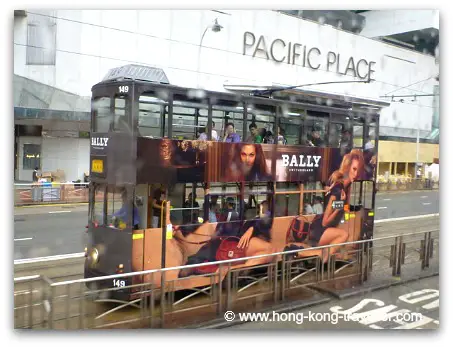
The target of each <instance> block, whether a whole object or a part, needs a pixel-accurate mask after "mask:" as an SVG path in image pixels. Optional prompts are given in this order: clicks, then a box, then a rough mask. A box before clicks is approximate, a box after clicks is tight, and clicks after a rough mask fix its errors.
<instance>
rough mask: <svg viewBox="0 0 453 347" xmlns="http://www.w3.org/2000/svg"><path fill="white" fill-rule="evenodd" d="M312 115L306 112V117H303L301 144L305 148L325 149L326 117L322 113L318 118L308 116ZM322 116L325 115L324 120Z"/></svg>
mask: <svg viewBox="0 0 453 347" xmlns="http://www.w3.org/2000/svg"><path fill="white" fill-rule="evenodd" d="M313 113H314V112H313V111H307V114H308V115H307V116H305V117H304V124H303V128H302V136H301V137H302V138H301V143H302V145H305V146H311V147H325V146H326V134H327V131H326V130H327V124H328V115H327V114H324V113H323V114H322V115H320V116H310V114H313ZM323 115H326V118H323V117H322V116H323Z"/></svg>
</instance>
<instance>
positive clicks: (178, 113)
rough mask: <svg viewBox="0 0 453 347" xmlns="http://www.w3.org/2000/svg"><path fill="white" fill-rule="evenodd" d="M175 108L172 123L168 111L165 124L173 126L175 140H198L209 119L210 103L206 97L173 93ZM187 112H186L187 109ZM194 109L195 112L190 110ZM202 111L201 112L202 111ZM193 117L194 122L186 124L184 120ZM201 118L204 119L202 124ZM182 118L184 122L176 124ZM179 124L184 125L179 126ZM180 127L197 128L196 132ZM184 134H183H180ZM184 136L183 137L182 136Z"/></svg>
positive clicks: (172, 131) (172, 132)
mask: <svg viewBox="0 0 453 347" xmlns="http://www.w3.org/2000/svg"><path fill="white" fill-rule="evenodd" d="M172 103H173V110H172V124H171V125H170V124H168V119H169V117H168V112H167V113H166V114H165V126H166V127H170V126H171V134H172V139H173V140H196V139H198V138H199V136H200V134H201V132H200V131H202V130H203V128H204V127H206V125H207V124H208V119H209V103H208V100H206V99H204V98H200V99H198V98H188V97H187V96H185V95H183V94H178V93H174V94H173V100H172ZM186 110H187V111H188V112H187V113H184V112H185V111H186ZM189 110H192V111H193V112H190V111H189ZM200 111H201V112H200ZM191 117H192V118H193V122H192V123H193V124H185V123H184V121H185V120H187V119H189V120H190V118H191ZM199 119H204V121H203V123H204V125H203V126H202V125H200V122H199ZM177 120H178V121H179V120H181V121H182V122H181V123H182V124H176V123H175V122H176V121H177ZM177 125H182V126H179V127H177ZM179 128H181V129H184V128H189V129H195V133H193V134H191V133H190V132H186V131H180V130H178V129H179ZM178 134H183V135H178ZM181 137H182V138H181Z"/></svg>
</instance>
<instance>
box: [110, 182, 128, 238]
mask: <svg viewBox="0 0 453 347" xmlns="http://www.w3.org/2000/svg"><path fill="white" fill-rule="evenodd" d="M124 191H125V190H124V188H123V187H118V186H113V185H110V186H108V187H107V225H114V226H116V227H118V228H120V229H124V228H125V226H126V224H130V222H131V221H128V220H127V219H126V218H130V214H128V215H127V216H128V217H126V218H124V217H123V218H116V221H115V218H114V217H115V216H114V215H115V214H117V213H118V212H119V211H120V210H121V208H122V207H123V199H122V194H123V192H124ZM131 209H132V206H131Z"/></svg>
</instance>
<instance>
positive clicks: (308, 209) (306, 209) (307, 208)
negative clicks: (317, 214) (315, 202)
mask: <svg viewBox="0 0 453 347" xmlns="http://www.w3.org/2000/svg"><path fill="white" fill-rule="evenodd" d="M310 214H313V208H312V207H311V205H310V204H309V203H308V202H306V203H304V215H310Z"/></svg>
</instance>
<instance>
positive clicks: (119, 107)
mask: <svg viewBox="0 0 453 347" xmlns="http://www.w3.org/2000/svg"><path fill="white" fill-rule="evenodd" d="M127 104H128V99H126V97H125V96H117V97H116V98H115V111H114V117H113V122H112V130H113V131H117V132H127V131H129V130H130V126H129V124H130V119H129V114H128V113H129V112H126V111H127V108H126V107H127Z"/></svg>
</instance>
